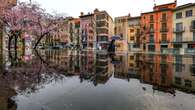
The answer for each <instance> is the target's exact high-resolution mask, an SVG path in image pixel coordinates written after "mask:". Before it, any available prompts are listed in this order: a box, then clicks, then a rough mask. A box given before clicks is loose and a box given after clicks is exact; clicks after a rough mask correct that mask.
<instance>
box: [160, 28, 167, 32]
mask: <svg viewBox="0 0 195 110" xmlns="http://www.w3.org/2000/svg"><path fill="white" fill-rule="evenodd" d="M168 31H169V30H168V28H161V29H160V32H168Z"/></svg>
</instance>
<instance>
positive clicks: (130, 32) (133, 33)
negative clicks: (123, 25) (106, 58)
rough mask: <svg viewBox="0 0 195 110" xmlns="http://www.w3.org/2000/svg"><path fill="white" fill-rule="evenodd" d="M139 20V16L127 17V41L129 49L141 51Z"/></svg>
mask: <svg viewBox="0 0 195 110" xmlns="http://www.w3.org/2000/svg"><path fill="white" fill-rule="evenodd" d="M140 21H141V17H140V16H138V17H129V18H128V27H127V42H128V47H129V50H130V51H141V49H140V43H141V36H140V28H141V26H140Z"/></svg>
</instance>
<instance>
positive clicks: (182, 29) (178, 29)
mask: <svg viewBox="0 0 195 110" xmlns="http://www.w3.org/2000/svg"><path fill="white" fill-rule="evenodd" d="M173 30H174V31H173V32H174V33H183V32H185V28H184V27H182V28H175V29H173Z"/></svg>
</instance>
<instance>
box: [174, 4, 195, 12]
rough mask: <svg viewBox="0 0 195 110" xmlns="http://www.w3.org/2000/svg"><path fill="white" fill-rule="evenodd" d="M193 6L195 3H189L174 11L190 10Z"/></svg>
mask: <svg viewBox="0 0 195 110" xmlns="http://www.w3.org/2000/svg"><path fill="white" fill-rule="evenodd" d="M192 6H195V3H188V4H184V5H181V6H178V7H176V8H175V9H174V11H177V10H181V9H184V8H189V7H192Z"/></svg>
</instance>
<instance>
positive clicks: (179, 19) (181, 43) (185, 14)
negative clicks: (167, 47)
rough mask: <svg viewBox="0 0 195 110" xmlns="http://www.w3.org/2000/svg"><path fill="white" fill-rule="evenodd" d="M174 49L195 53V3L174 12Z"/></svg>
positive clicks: (180, 7)
mask: <svg viewBox="0 0 195 110" xmlns="http://www.w3.org/2000/svg"><path fill="white" fill-rule="evenodd" d="M172 19H173V27H174V31H173V48H174V49H175V50H178V49H179V50H180V52H181V53H184V52H195V51H194V49H195V3H189V4H185V5H182V6H178V7H177V8H176V9H175V10H174V12H173V17H172Z"/></svg>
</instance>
